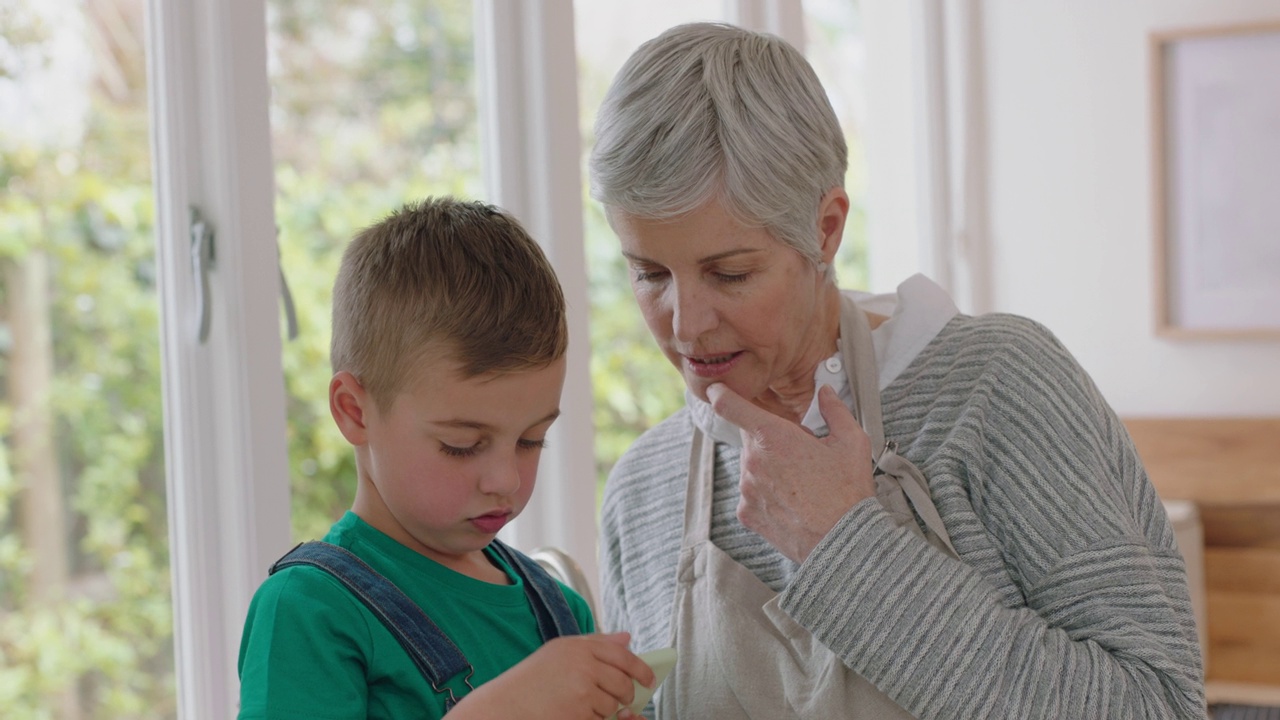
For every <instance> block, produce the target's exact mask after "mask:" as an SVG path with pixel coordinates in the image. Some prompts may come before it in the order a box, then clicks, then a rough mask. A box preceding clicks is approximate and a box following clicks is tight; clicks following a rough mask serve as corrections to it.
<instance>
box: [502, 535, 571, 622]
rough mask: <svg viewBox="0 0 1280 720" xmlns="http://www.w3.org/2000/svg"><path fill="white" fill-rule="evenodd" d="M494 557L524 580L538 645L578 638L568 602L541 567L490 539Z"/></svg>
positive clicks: (519, 553)
mask: <svg viewBox="0 0 1280 720" xmlns="http://www.w3.org/2000/svg"><path fill="white" fill-rule="evenodd" d="M489 547H491V548H493V550H494V552H496V553H497V554H498V557H500V558H502V559H503V560H505V561H506V562H507V564H508V565H510V566H511V569H513V570H515V571H516V574H517V575H519V576H520V579H521V580H523V581H524V592H525V595H527V596H528V597H529V605H531V606H532V607H533V614H534V617H536V618H537V619H538V632H539V633H540V634H541V635H542V642H544V643H545V642H547V641H548V640H551V639H552V638H557V637H560V636H561V635H581V634H582V629H581V628H579V627H578V620H577V618H575V617H574V616H573V611H572V610H570V609H569V601H568V600H566V599H565V597H564V592H562V591H561V590H560V586H559V585H557V584H556V581H555V580H554V579H553V578H552V577H551V575H550V574H549V573H547V571H546V570H544V569H542V566H541V565H539V564H538V563H537V562H535V561H534V560H533V558H531V557H529V556H528V555H525V554H524V553H522V552H520V551H519V550H516V549H515V548H512V547H510V546H509V545H507V544H505V543H503V542H502V541H501V540H498V539H497V538H494V540H493V542H492V543H490V544H489Z"/></svg>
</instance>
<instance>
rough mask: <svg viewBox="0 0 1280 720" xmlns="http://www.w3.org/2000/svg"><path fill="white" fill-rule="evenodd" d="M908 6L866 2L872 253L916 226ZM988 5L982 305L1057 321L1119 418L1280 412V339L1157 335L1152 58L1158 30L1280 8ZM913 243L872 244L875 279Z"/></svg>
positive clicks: (882, 279)
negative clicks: (907, 88) (888, 248)
mask: <svg viewBox="0 0 1280 720" xmlns="http://www.w3.org/2000/svg"><path fill="white" fill-rule="evenodd" d="M912 1H913V2H916V0H912ZM908 4H909V3H899V2H895V0H865V2H864V8H865V12H866V14H867V26H868V27H877V26H876V25H873V21H876V20H879V21H880V24H879V26H878V30H879V31H881V33H882V34H881V36H880V39H879V43H878V44H877V43H876V39H875V38H870V39H869V40H870V42H869V45H868V51H869V54H868V73H869V74H870V75H871V76H872V78H873V81H872V85H871V87H870V88H869V93H870V97H869V106H870V117H871V118H872V121H871V125H870V127H869V128H868V136H869V137H868V142H869V145H870V148H869V153H868V159H869V161H870V163H871V168H870V182H871V188H872V192H871V202H872V203H873V204H872V206H871V208H870V218H869V219H870V220H871V224H870V230H871V233H872V242H873V244H878V245H879V246H880V247H882V248H883V247H885V245H886V244H888V245H900V246H901V245H911V246H914V244H915V243H916V242H917V240H916V237H917V235H918V232H919V228H918V226H917V223H915V222H914V221H913V220H912V218H911V215H912V208H911V200H912V198H911V195H910V193H913V192H916V188H915V187H913V183H914V182H916V181H915V180H913V179H911V178H905V179H904V177H903V176H904V174H908V175H909V174H910V173H911V168H913V167H916V166H917V163H918V157H916V155H918V151H917V150H915V149H914V148H913V147H912V144H911V142H910V141H911V139H912V137H911V135H910V130H909V129H907V128H909V127H910V126H911V125H912V124H913V123H914V122H915V121H916V120H917V119H918V118H913V117H912V114H913V113H914V112H915V110H916V108H917V107H918V101H916V100H912V99H911V98H910V97H904V96H903V94H902V89H903V75H902V74H901V73H902V72H903V69H904V67H905V65H906V63H907V62H908V60H907V59H905V58H904V53H905V51H907V50H909V49H910V48H911V47H912V45H911V37H912V34H911V33H912V30H911V27H910V26H909V23H910V21H911V18H910V17H908V13H906V12H905V11H904V10H902V9H900V8H901V6H903V5H908ZM894 5H898V6H899V7H898V9H895V8H894ZM980 11H981V12H982V14H983V23H982V28H983V42H984V55H985V71H984V72H985V75H984V78H983V83H984V85H985V96H986V106H987V115H986V117H987V122H988V125H987V127H986V137H987V147H988V155H987V157H986V162H987V168H988V175H987V186H988V191H989V193H990V195H989V205H988V211H989V215H988V222H989V227H990V243H991V255H992V259H991V262H992V266H991V283H992V287H991V298H992V307H993V308H994V309H995V310H999V311H1005V312H1014V313H1018V314H1021V315H1026V316H1028V317H1031V318H1034V319H1036V320H1039V321H1041V322H1043V323H1044V324H1045V325H1047V326H1048V327H1049V328H1050V329H1052V330H1053V331H1054V332H1055V333H1056V334H1057V335H1058V337H1059V338H1061V339H1062V341H1063V342H1064V343H1065V344H1066V346H1067V347H1068V348H1069V349H1070V350H1071V351H1072V352H1074V353H1075V354H1076V356H1077V357H1078V358H1079V360H1080V362H1081V363H1082V364H1083V365H1084V367H1085V369H1086V370H1088V371H1089V372H1090V373H1091V374H1092V375H1093V377H1094V379H1095V380H1096V381H1097V383H1098V385H1099V386H1100V387H1101V388H1102V391H1103V393H1104V394H1105V395H1106V397H1107V398H1108V399H1109V400H1110V401H1111V403H1112V405H1114V406H1115V408H1116V410H1117V411H1118V412H1119V413H1120V414H1122V415H1130V416H1134V415H1150V416H1182V415H1190V416H1225V415H1280V340H1251V341H1238V340H1237V341H1225V340H1199V341H1187V340H1178V341H1174V340H1167V339H1158V338H1157V337H1156V336H1155V334H1154V329H1153V328H1154V315H1155V311H1154V288H1153V282H1154V260H1153V248H1154V240H1153V228H1152V191H1151V187H1152V169H1151V167H1152V165H1151V107H1150V89H1149V71H1150V68H1149V58H1148V35H1149V33H1150V32H1152V31H1156V30H1168V29H1176V28H1185V27H1195V26H1204V25H1223V24H1233V23H1240V22H1248V21H1254V20H1264V19H1266V20H1276V19H1280V2H1277V0H1124V1H1122V2H1117V1H1116V0H1072V1H1071V2H1067V1H1065V0H1064V1H1053V2H1046V1H1040V0H1037V1H1034V2H1033V1H1028V0H985V2H982V3H980ZM877 48H879V52H878V53H877V52H876V50H877ZM917 174H918V173H917ZM878 184H879V186H878V187H877V185H878ZM877 200H880V201H881V204H879V205H877V204H875V203H876V202H877ZM912 254H913V251H912V250H907V251H906V252H905V253H883V252H882V253H880V255H881V256H882V259H881V260H880V261H876V260H875V259H873V273H876V274H875V275H873V285H879V286H881V287H883V286H885V285H891V284H892V283H890V282H888V280H889V278H886V274H889V275H893V274H901V270H902V261H901V260H897V261H894V260H892V259H890V260H886V259H884V257H883V256H885V255H888V256H892V257H899V258H900V257H903V256H904V255H905V256H906V257H908V258H909V257H911V255H912ZM895 262H896V264H895Z"/></svg>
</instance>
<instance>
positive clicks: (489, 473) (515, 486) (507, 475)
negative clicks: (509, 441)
mask: <svg viewBox="0 0 1280 720" xmlns="http://www.w3.org/2000/svg"><path fill="white" fill-rule="evenodd" d="M519 489H520V466H519V463H518V462H517V458H516V456H515V453H505V454H503V455H501V456H500V457H496V458H495V459H494V462H493V463H492V464H490V466H489V467H487V468H485V473H484V475H483V477H481V478H480V491H481V492H483V493H485V494H486V495H514V494H515V493H516V491H517V490H519Z"/></svg>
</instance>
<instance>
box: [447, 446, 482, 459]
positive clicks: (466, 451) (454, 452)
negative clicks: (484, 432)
mask: <svg viewBox="0 0 1280 720" xmlns="http://www.w3.org/2000/svg"><path fill="white" fill-rule="evenodd" d="M479 451H480V444H479V443H476V444H475V445H472V446H471V447H454V446H453V445H446V444H444V443H440V452H442V453H444V454H445V455H448V456H449V457H457V458H465V457H471V456H472V455H475V454H476V453H477V452H479Z"/></svg>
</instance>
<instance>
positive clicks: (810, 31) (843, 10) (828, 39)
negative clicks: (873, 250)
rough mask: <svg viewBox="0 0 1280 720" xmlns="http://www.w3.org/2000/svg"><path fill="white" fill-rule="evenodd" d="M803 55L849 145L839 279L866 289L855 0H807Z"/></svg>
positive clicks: (860, 60)
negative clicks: (846, 195)
mask: <svg viewBox="0 0 1280 720" xmlns="http://www.w3.org/2000/svg"><path fill="white" fill-rule="evenodd" d="M804 20H805V28H804V31H805V44H806V47H805V55H806V56H807V57H808V58H809V62H810V63H811V64H812V65H813V69H814V72H816V73H817V74H818V78H819V79H820V80H821V81H822V85H823V87H825V88H826V89H827V97H829V98H830V99H831V104H832V105H833V106H834V107H835V111H836V116H837V117H839V118H840V125H841V126H842V127H843V128H844V136H845V142H846V143H848V146H849V170H848V172H846V173H845V176H844V187H845V189H846V190H847V191H848V192H849V220H848V221H847V222H846V223H845V228H844V241H843V242H842V243H841V245H840V252H839V253H837V254H836V263H835V265H836V275H837V278H836V279H837V282H838V283H839V285H840V287H843V288H866V287H867V284H868V265H867V156H866V146H865V145H864V144H863V140H862V132H863V128H864V127H866V122H867V102H866V93H865V88H866V75H865V71H866V65H865V55H866V53H865V45H864V43H863V40H862V20H861V15H860V10H859V3H858V2H856V0H804Z"/></svg>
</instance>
